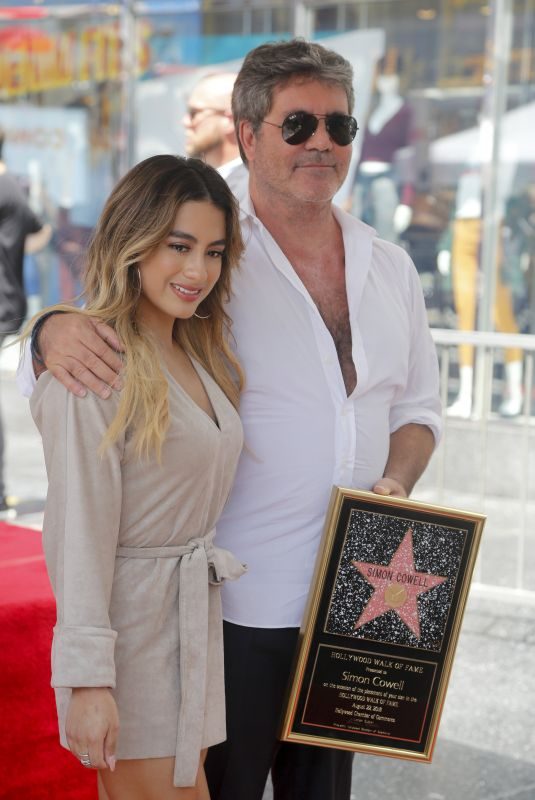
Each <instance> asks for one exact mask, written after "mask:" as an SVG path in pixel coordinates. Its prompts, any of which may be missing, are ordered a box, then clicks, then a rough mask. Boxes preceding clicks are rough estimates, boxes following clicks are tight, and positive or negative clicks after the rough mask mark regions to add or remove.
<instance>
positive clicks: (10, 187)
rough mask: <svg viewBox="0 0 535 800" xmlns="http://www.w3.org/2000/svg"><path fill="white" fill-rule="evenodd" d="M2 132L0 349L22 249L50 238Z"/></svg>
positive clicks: (0, 457) (13, 309)
mask: <svg viewBox="0 0 535 800" xmlns="http://www.w3.org/2000/svg"><path fill="white" fill-rule="evenodd" d="M4 140H5V133H4V131H3V130H2V129H1V128H0V346H1V345H2V343H3V341H4V339H5V337H6V336H7V335H8V334H12V333H17V332H18V330H19V329H20V326H21V325H22V322H23V321H24V318H25V316H26V295H25V293H24V282H23V275H22V264H23V259H24V252H25V247H26V249H27V251H28V252H35V251H36V250H39V249H41V248H42V247H44V246H45V245H46V244H47V243H48V241H49V239H50V236H51V233H52V230H51V228H50V225H46V224H45V225H43V223H42V222H41V221H40V220H39V219H38V218H37V217H36V216H35V214H34V213H33V211H32V210H31V208H30V207H29V205H28V202H27V200H26V198H25V197H24V193H23V191H22V189H21V187H20V185H19V183H18V182H17V180H16V179H15V178H14V177H13V176H12V175H10V174H9V173H8V171H7V168H6V165H5V164H4V162H3V160H2V150H3V145H4ZM6 508H7V503H6V495H5V486H4V432H3V424H2V419H1V416H0V511H5V510H6Z"/></svg>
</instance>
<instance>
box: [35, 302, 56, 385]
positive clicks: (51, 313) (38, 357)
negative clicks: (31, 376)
mask: <svg viewBox="0 0 535 800" xmlns="http://www.w3.org/2000/svg"><path fill="white" fill-rule="evenodd" d="M64 313H65V312H64V311H61V310H60V309H56V308H55V309H52V311H46V312H45V313H44V314H43V315H42V316H40V317H39V319H38V320H37V322H36V323H35V325H34V326H33V328H32V332H31V335H30V352H31V354H32V359H33V362H34V364H35V365H36V366H39V367H41V370H40V371H41V372H42V371H43V369H42V368H43V367H45V362H44V359H43V356H42V355H41V351H40V349H39V334H40V333H41V331H42V329H43V325H44V324H45V322H46V321H47V319H49V318H50V317H52V316H54V314H64ZM36 374H37V370H36Z"/></svg>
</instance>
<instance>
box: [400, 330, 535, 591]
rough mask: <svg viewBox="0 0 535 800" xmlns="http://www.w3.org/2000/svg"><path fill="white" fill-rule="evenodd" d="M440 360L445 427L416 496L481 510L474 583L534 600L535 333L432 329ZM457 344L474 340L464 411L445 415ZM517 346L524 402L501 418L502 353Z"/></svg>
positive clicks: (454, 379) (453, 386) (452, 393)
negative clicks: (462, 415) (470, 382)
mask: <svg viewBox="0 0 535 800" xmlns="http://www.w3.org/2000/svg"><path fill="white" fill-rule="evenodd" d="M432 334H433V338H434V341H435V344H436V347H437V353H438V357H439V363H440V376H441V396H442V403H443V408H444V434H443V437H442V440H441V442H440V444H439V446H438V448H437V450H436V452H435V454H434V456H433V459H432V460H431V463H430V465H429V467H428V470H427V472H426V473H425V475H424V476H423V477H422V479H421V481H420V483H419V484H418V485H417V487H416V489H415V491H414V493H413V496H414V497H415V498H416V499H420V500H425V501H426V502H430V503H435V504H438V505H444V506H451V507H457V508H463V509H466V510H472V511H479V512H481V513H484V514H486V515H487V523H486V527H485V532H484V535H483V539H482V543H481V550H480V555H479V558H478V563H477V566H476V571H475V575H474V590H475V591H476V592H478V593H482V594H487V595H491V596H492V597H494V598H496V599H497V600H499V599H503V600H507V599H512V598H515V599H518V598H519V597H521V598H522V600H525V601H526V602H528V603H534V604H535V390H534V382H533V381H534V357H535V336H532V335H522V334H502V333H482V332H463V331H453V330H442V329H433V330H432ZM459 345H471V346H473V347H474V388H473V401H472V406H471V411H470V414H469V415H467V417H466V418H456V417H455V416H449V415H448V407H449V406H450V405H451V403H452V399H453V397H454V396H455V394H456V389H457V385H458V375H459V369H458V357H457V348H458V347H459ZM507 348H518V349H519V350H520V351H521V352H522V378H521V380H522V391H523V395H522V403H521V407H520V409H519V413H518V414H515V416H514V417H507V418H504V417H502V416H501V415H500V413H499V411H498V406H499V398H500V397H503V393H504V388H503V386H504V379H503V369H504V363H503V353H504V350H506V349H507Z"/></svg>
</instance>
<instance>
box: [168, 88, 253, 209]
mask: <svg viewBox="0 0 535 800" xmlns="http://www.w3.org/2000/svg"><path fill="white" fill-rule="evenodd" d="M235 80H236V73H235V72H213V73H210V74H209V75H204V76H203V77H202V78H201V79H200V81H199V82H198V83H197V84H196V85H195V86H194V88H193V90H192V92H191V94H190V96H189V98H188V108H187V111H186V114H185V115H184V119H183V123H184V127H185V129H186V152H187V154H188V156H195V157H197V158H202V159H203V161H206V163H207V164H210V166H211V167H215V168H216V169H217V170H218V172H219V173H220V174H221V175H222V176H223V178H225V180H226V182H227V183H228V185H229V186H230V188H231V190H232V192H233V193H234V195H235V196H236V197H237V198H238V201H239V202H242V201H243V200H244V199H245V197H246V196H247V183H248V180H249V176H248V173H247V168H246V167H245V166H244V164H243V161H242V160H241V156H240V151H239V148H238V140H237V138H236V131H235V130H234V123H233V121H232V109H231V97H232V88H233V86H234V81H235Z"/></svg>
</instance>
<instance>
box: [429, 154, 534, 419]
mask: <svg viewBox="0 0 535 800" xmlns="http://www.w3.org/2000/svg"><path fill="white" fill-rule="evenodd" d="M505 183H507V187H508V186H509V184H510V181H502V185H501V187H500V189H501V195H502V198H503V199H504V200H505V192H506V187H505ZM481 214H482V187H481V172H480V169H479V167H477V166H474V167H471V168H469V169H467V170H466V172H464V173H463V174H462V175H461V177H460V179H459V183H458V188H457V195H456V198H455V210H454V217H453V221H452V246H451V252H450V251H448V250H441V251H440V252H439V254H438V257H437V266H438V269H439V272H440V273H441V274H442V275H444V276H445V275H448V274H449V273H450V270H451V280H452V288H453V302H454V306H455V311H456V314H457V327H458V329H459V330H462V331H473V330H474V329H475V323H476V308H477V281H478V266H479V258H480V246H481V234H482V218H481ZM497 260H498V274H497V278H496V297H495V305H494V322H495V326H496V330H497V331H500V332H502V333H518V325H517V323H516V320H515V316H514V311H513V298H512V293H511V289H510V287H509V286H508V285H506V284H505V283H504V281H503V276H502V263H503V254H502V249H501V247H500V252H499V253H498V259H497ZM459 379H460V383H459V394H458V396H457V398H456V400H455V401H454V403H453V404H452V405H451V406H450V407H449V408H448V410H447V413H448V415H449V416H454V417H462V418H464V419H466V418H468V417H469V416H470V415H471V413H472V394H473V380H474V348H473V347H472V346H471V345H460V347H459ZM505 380H506V394H505V397H504V399H503V402H502V404H501V406H500V414H501V415H502V416H504V417H514V416H516V415H517V414H519V413H520V411H521V409H522V351H521V350H519V349H518V348H509V349H507V350H506V351H505Z"/></svg>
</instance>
